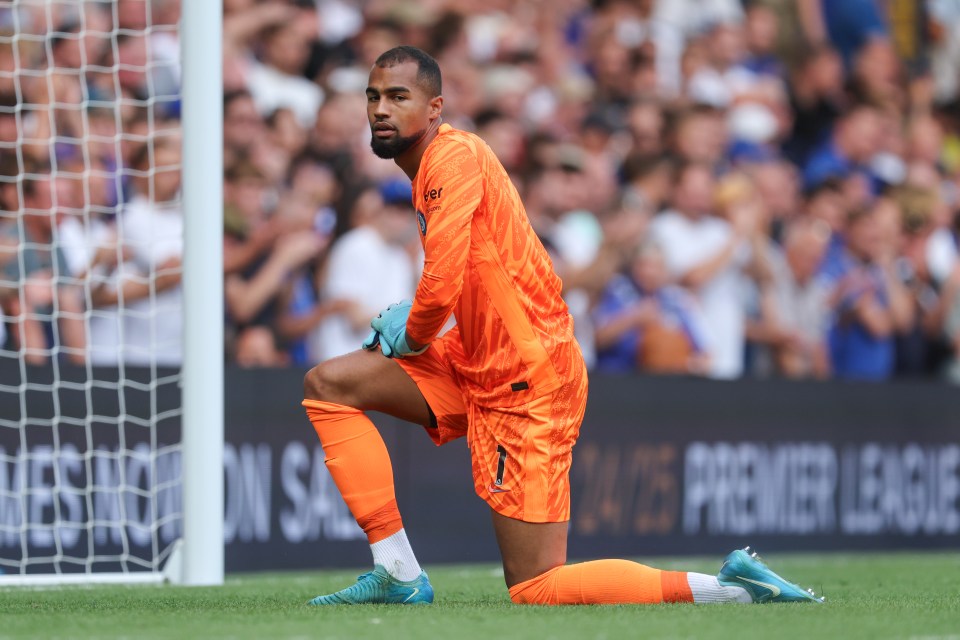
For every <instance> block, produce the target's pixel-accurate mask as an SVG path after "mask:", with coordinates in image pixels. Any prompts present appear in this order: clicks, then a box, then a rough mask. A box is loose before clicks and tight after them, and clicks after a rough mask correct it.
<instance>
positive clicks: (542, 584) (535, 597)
mask: <svg viewBox="0 0 960 640" xmlns="http://www.w3.org/2000/svg"><path fill="white" fill-rule="evenodd" d="M560 569H561V567H554V568H552V569H549V570H547V571H545V572H543V573H541V574H540V575H538V576H536V577H534V578H531V579H530V580H526V581H524V582H520V583H518V584H515V585H513V586H512V587H510V600H511V601H512V602H513V603H514V604H548V605H553V604H557V603H558V600H557V577H558V576H557V574H558V573H559V572H560Z"/></svg>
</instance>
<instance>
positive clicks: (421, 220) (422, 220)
mask: <svg viewBox="0 0 960 640" xmlns="http://www.w3.org/2000/svg"><path fill="white" fill-rule="evenodd" d="M417 224H418V225H420V235H422V236H424V237H426V235H427V219H426V217H424V215H423V213H422V212H421V211H420V210H419V209H417Z"/></svg>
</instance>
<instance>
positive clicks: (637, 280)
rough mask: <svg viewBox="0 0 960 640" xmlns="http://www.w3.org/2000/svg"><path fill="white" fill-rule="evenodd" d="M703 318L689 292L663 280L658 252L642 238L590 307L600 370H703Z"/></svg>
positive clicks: (663, 266) (664, 272) (706, 360)
mask: <svg viewBox="0 0 960 640" xmlns="http://www.w3.org/2000/svg"><path fill="white" fill-rule="evenodd" d="M704 322H705V319H704V318H703V316H702V314H701V311H700V308H699V307H698V305H697V302H696V301H695V300H694V298H693V296H691V295H690V293H689V292H688V291H686V290H685V289H683V288H682V287H678V286H676V285H672V284H669V283H668V276H667V270H666V264H665V261H664V256H663V252H662V250H661V249H660V247H658V246H657V245H656V244H654V243H653V242H650V241H647V242H644V243H643V244H641V245H640V247H639V248H638V249H637V250H636V255H635V256H634V258H633V260H632V261H631V263H630V266H629V268H628V270H627V272H626V273H621V274H617V275H615V276H614V277H613V278H612V279H611V280H610V283H609V284H608V285H607V287H606V290H605V291H604V293H603V296H602V298H601V299H600V302H599V304H598V305H597V307H596V309H595V311H594V324H595V326H596V348H597V364H596V367H597V369H598V370H599V371H607V372H621V373H622V372H629V371H646V372H650V373H697V374H702V373H705V372H706V371H707V368H708V365H709V354H708V353H707V351H706V340H705V329H704Z"/></svg>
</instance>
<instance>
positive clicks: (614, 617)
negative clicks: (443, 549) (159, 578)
mask: <svg viewBox="0 0 960 640" xmlns="http://www.w3.org/2000/svg"><path fill="white" fill-rule="evenodd" d="M765 559H766V560H767V562H768V563H769V564H770V566H771V567H772V568H773V569H774V570H775V571H777V572H779V573H781V575H784V576H786V577H788V578H790V579H793V580H796V581H797V582H799V583H800V584H801V585H803V586H809V587H813V588H814V589H815V590H816V591H817V592H818V593H822V594H824V595H826V597H827V603H826V604H824V605H822V606H817V605H792V604H782V605H777V604H771V605H762V606H757V605H727V606H695V605H657V606H605V607H519V606H516V605H512V604H511V603H510V602H509V600H508V598H507V594H506V590H505V588H504V587H503V579H502V577H501V575H500V573H499V572H498V570H497V569H496V568H495V567H493V566H492V565H491V566H436V567H428V568H427V569H428V571H429V573H430V576H431V581H432V582H433V584H434V587H435V588H436V590H437V600H436V602H435V603H434V604H433V606H423V607H401V606H392V607H391V606H384V605H373V606H360V607H327V608H317V607H307V606H305V605H304V602H305V601H306V600H308V599H309V598H311V597H313V596H314V595H317V594H319V593H325V592H329V591H333V590H336V589H338V588H340V587H343V586H346V585H347V584H349V583H350V582H352V581H353V579H354V578H355V577H356V575H357V572H344V571H335V572H334V571H324V572H310V573H307V572H301V573H287V574H245V575H235V576H229V577H228V578H227V583H226V585H225V586H223V587H220V588H182V587H171V586H138V587H117V586H111V587H70V588H55V589H43V590H36V589H27V588H8V589H4V590H2V591H0V638H12V637H23V638H90V637H96V638H177V639H178V640H189V639H192V638H317V639H321V638H326V639H335V638H336V639H341V638H342V639H349V640H355V639H362V638H389V639H390V640H404V639H406V638H416V639H421V640H427V639H431V640H432V639H434V638H451V639H461V638H464V639H466V638H482V639H483V640H504V639H509V638H532V639H535V640H549V639H553V638H557V639H560V638H577V639H589V638H596V639H601V638H606V639H610V640H618V639H627V638H705V639H710V640H716V639H722V638H736V639H737V640H745V639H748V638H763V639H764V640H781V639H784V638H840V639H842V640H853V639H855V638H870V639H877V638H909V639H913V640H933V639H935V638H937V639H940V640H947V639H950V640H960V553H950V554H946V553H909V554H908V553H897V554H862V555H861V554H767V555H765ZM647 563H648V564H651V565H654V566H658V567H662V568H668V569H690V570H694V571H702V572H704V573H715V572H716V571H717V569H718V568H719V564H720V558H715V559H714V558H710V559H708V558H704V557H691V558H666V559H664V558H656V559H649V560H647Z"/></svg>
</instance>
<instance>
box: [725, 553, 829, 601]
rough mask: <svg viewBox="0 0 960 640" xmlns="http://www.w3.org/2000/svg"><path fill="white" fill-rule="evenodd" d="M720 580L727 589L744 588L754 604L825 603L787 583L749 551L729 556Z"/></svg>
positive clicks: (810, 592)
mask: <svg viewBox="0 0 960 640" xmlns="http://www.w3.org/2000/svg"><path fill="white" fill-rule="evenodd" d="M717 580H718V581H719V582H720V584H722V585H725V586H736V587H743V588H744V589H746V590H747V593H749V594H750V597H751V598H753V601H754V602H756V603H758V604H762V603H764V602H818V603H820V602H823V598H821V597H817V596H816V595H815V594H814V593H813V591H812V590H805V589H802V588H801V587H798V586H797V585H795V584H793V583H792V582H787V581H786V580H784V579H783V578H781V577H780V576H778V575H777V574H776V573H774V572H773V571H771V570H770V568H769V567H767V565H765V564H764V563H763V561H762V560H760V557H759V556H758V555H757V554H756V553H755V552H751V551H750V547H747V548H745V549H737V550H736V551H734V552H732V553H730V555H728V556H727V558H726V560H724V562H723V566H722V567H720V573H719V574H718V575H717Z"/></svg>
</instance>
